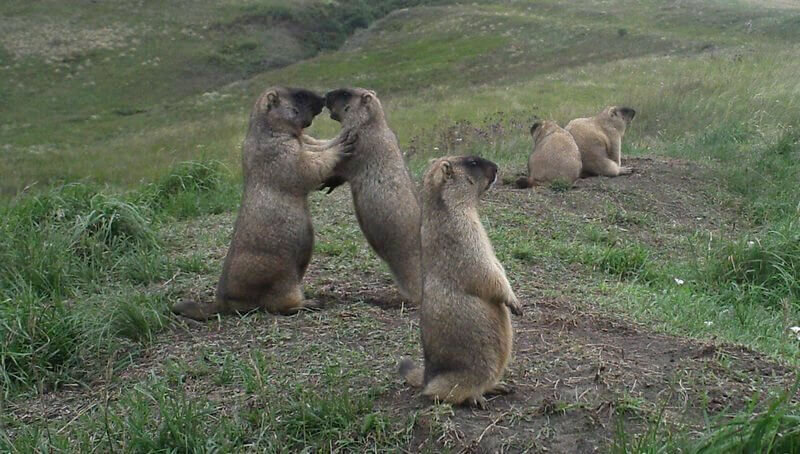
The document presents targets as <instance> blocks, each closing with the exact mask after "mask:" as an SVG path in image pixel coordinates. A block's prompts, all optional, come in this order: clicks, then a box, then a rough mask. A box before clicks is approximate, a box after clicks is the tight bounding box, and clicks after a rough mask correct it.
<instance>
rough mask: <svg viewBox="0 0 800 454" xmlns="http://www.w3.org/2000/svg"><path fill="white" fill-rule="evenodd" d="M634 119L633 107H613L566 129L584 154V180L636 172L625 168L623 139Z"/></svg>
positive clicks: (582, 157)
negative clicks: (626, 129) (595, 176)
mask: <svg viewBox="0 0 800 454" xmlns="http://www.w3.org/2000/svg"><path fill="white" fill-rule="evenodd" d="M634 116H636V111H635V110H633V109H631V108H630V107H617V106H610V107H606V108H605V110H603V111H602V112H600V113H599V114H598V115H595V116H594V117H590V118H576V119H574V120H572V121H570V122H569V123H568V124H567V127H566V128H565V129H566V130H567V132H569V133H570V134H572V137H573V138H574V139H575V143H577V144H578V149H579V150H580V152H581V161H582V162H583V169H582V171H581V176H582V177H590V176H593V175H603V176H607V177H616V176H617V175H625V174H629V173H631V172H632V171H633V169H631V168H630V167H623V166H622V136H623V135H625V128H626V127H627V126H628V125H629V124H630V122H631V121H633V117H634Z"/></svg>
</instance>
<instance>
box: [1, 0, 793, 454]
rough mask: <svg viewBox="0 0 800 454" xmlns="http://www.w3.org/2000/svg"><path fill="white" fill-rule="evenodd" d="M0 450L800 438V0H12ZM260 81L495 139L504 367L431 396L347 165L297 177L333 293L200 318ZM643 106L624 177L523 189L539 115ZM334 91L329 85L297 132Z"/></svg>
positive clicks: (312, 273)
mask: <svg viewBox="0 0 800 454" xmlns="http://www.w3.org/2000/svg"><path fill="white" fill-rule="evenodd" d="M0 13H2V14H1V15H0V17H1V18H0V175H2V178H1V179H0V451H3V452H94V451H101V452H117V451H120V452H207V451H208V452H229V451H231V452H252V451H264V452H297V451H302V450H304V449H305V452H367V451H368V452H397V451H398V450H401V451H407V452H442V451H445V452H449V451H454V452H463V451H469V450H473V451H478V452H545V451H546V452H593V450H597V452H619V453H639V452H648V453H667V452H669V453H672V452H675V453H688V452H691V453H727V452H742V453H745V452H774V453H785V452H800V411H799V410H800V406H798V400H797V396H798V394H797V367H798V365H800V362H798V353H800V340H798V339H800V338H799V337H798V336H797V334H796V333H794V332H793V331H792V330H791V328H792V327H796V326H800V79H798V76H797V75H798V74H800V58H799V57H800V4H798V3H797V2H795V1H778V0H770V1H764V2H751V1H732V0H731V1H722V0H711V1H699V0H688V1H677V2H661V1H655V0H652V1H651V0H643V1H633V0H608V1H600V0H591V1H586V2H573V3H564V2H556V1H549V0H545V1H536V2H533V1H522V0H512V1H504V0H491V1H485V2H468V1H458V0H451V1H422V0H416V1H415V0H381V1H377V2H367V1H366V0H339V1H329V0H303V1H297V2H288V1H287V2H280V1H274V0H271V1H255V0H235V1H229V2H211V1H206V0H201V1H187V0H178V1H170V2H165V1H133V2H114V1H105V0H101V1H97V2H84V1H79V0H69V1H55V0H43V1H38V2H28V1H22V0H11V1H6V2H3V4H2V5H0ZM272 85H289V86H298V87H307V88H311V89H314V90H317V91H319V92H320V93H324V92H325V91H327V90H330V89H334V88H339V87H344V86H359V87H365V88H370V89H373V90H375V91H376V92H377V94H378V96H379V98H380V99H381V102H382V103H383V106H384V108H385V110H386V112H387V116H388V119H389V124H390V126H391V127H392V128H393V130H394V131H395V133H396V134H397V137H398V140H399V141H400V145H401V148H402V149H403V151H404V153H405V154H406V157H407V162H408V165H409V168H410V169H411V171H412V174H413V176H414V178H415V179H416V180H417V181H419V178H420V177H421V174H422V172H423V171H424V169H425V167H426V166H427V163H428V162H429V160H430V159H431V158H434V157H437V156H443V155H449V154H476V155H480V156H483V157H485V158H488V159H491V160H493V161H495V162H497V163H498V164H499V166H500V169H501V178H502V180H503V181H504V182H505V183H506V184H503V185H498V186H497V187H496V188H494V189H493V190H492V191H490V192H489V193H487V195H486V197H485V200H484V201H483V204H482V208H481V214H482V218H483V222H484V225H485V226H486V228H487V231H488V232H489V236H490V237H491V239H492V241H493V244H494V246H495V249H496V251H497V255H498V258H499V259H500V260H501V262H502V263H503V264H504V266H505V267H506V270H507V272H508V276H509V279H510V280H511V282H512V285H513V287H514V289H515V291H516V292H517V294H518V296H519V297H520V299H521V301H522V302H523V304H524V306H525V310H526V314H525V316H523V317H520V318H516V319H514V327H515V333H516V334H515V347H514V359H513V360H512V363H511V365H510V366H509V370H508V372H507V380H508V381H509V383H511V384H512V385H513V386H514V387H515V389H516V392H515V393H514V394H512V395H510V396H504V397H500V398H496V399H493V400H491V401H490V403H489V410H488V411H485V412H482V411H478V410H473V409H470V408H462V407H450V406H448V405H443V404H431V403H429V402H427V401H425V400H424V399H422V398H421V397H419V396H418V395H417V393H416V392H415V390H413V389H410V388H408V387H406V386H405V385H404V384H403V383H402V381H401V380H400V378H399V377H398V376H397V375H396V373H395V368H396V364H397V361H399V359H400V358H402V357H405V356H411V357H414V358H415V359H417V360H419V359H420V358H421V346H420V341H419V323H418V320H419V317H418V313H417V310H416V309H415V308H413V307H407V306H405V305H404V304H403V302H402V301H401V300H400V299H399V295H398V294H397V292H396V291H395V290H394V286H393V284H392V281H391V277H390V275H389V273H388V269H387V268H386V266H385V265H383V264H382V263H381V262H380V260H379V259H378V258H377V257H376V256H375V255H374V253H373V252H372V251H371V250H370V249H369V246H368V245H367V244H366V241H365V240H364V238H363V235H362V234H361V232H360V230H359V228H358V225H357V223H356V221H355V217H354V215H353V212H352V207H351V200H350V195H349V191H348V190H347V188H346V187H342V188H339V189H337V190H336V191H334V192H333V193H332V194H330V195H325V194H322V193H314V194H312V195H311V196H310V200H311V206H312V213H313V217H314V225H315V229H316V245H315V254H314V258H313V259H312V264H311V266H310V269H309V271H308V274H307V275H306V280H305V291H306V297H308V298H311V299H316V300H318V301H320V302H321V303H323V306H324V308H323V309H322V310H321V311H317V312H310V313H304V314H300V315H297V316H293V317H278V316H271V315H269V314H251V315H248V316H243V317H222V318H219V319H218V320H214V321H211V322H209V323H207V324H196V323H190V322H187V321H186V320H182V319H179V318H176V317H175V316H173V315H171V314H170V312H169V306H170V305H171V304H172V303H174V302H176V301H178V300H180V299H183V298H198V299H204V300H208V299H211V298H213V292H214V288H215V285H216V279H217V278H218V276H219V272H220V269H221V264H222V259H223V257H224V255H225V252H226V250H227V246H228V241H229V239H230V234H231V231H232V228H233V220H234V217H235V214H236V210H237V209H238V204H239V198H240V195H241V168H240V166H241V149H240V147H241V142H242V140H243V137H244V133H245V130H246V126H247V118H248V114H249V111H250V108H251V106H252V103H253V102H254V100H255V98H256V97H257V96H258V94H259V93H261V92H262V91H263V90H264V89H265V88H267V87H269V86H272ZM607 105H626V106H631V107H633V108H635V109H636V111H637V116H636V119H635V120H634V122H633V123H632V125H631V127H630V128H629V130H628V132H626V136H625V139H624V142H623V162H624V164H625V165H629V166H632V167H633V168H634V169H635V172H634V173H633V175H630V176H623V177H619V178H613V179H608V178H589V179H585V180H581V181H580V182H579V183H578V184H577V185H576V186H575V187H573V188H565V187H560V186H558V185H556V186H553V187H542V188H536V189H534V190H525V191H523V190H516V189H512V188H511V186H510V185H509V184H507V183H509V182H511V181H513V180H514V178H515V176H516V175H517V174H520V173H522V172H524V171H525V169H526V167H525V166H526V162H527V157H528V154H529V153H530V151H531V139H530V136H529V134H528V130H529V127H530V124H531V122H532V120H533V119H534V118H549V119H554V120H556V121H557V122H559V124H561V125H564V124H566V123H567V122H568V121H569V120H570V119H572V118H576V117H584V116H590V115H593V114H595V113H597V112H599V111H600V110H602V109H603V108H604V107H605V106H607ZM338 129H339V125H338V123H336V122H334V121H332V120H330V119H329V118H328V117H327V115H326V112H323V114H321V115H320V116H319V117H317V119H316V120H315V122H314V124H313V126H312V127H311V128H310V129H309V130H308V133H309V134H311V135H313V136H315V137H323V138H327V137H330V136H333V135H335V134H336V133H337V132H338Z"/></svg>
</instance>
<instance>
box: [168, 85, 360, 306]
mask: <svg viewBox="0 0 800 454" xmlns="http://www.w3.org/2000/svg"><path fill="white" fill-rule="evenodd" d="M322 106H323V98H322V97H320V96H318V95H316V94H315V93H313V92H310V91H307V90H299V89H291V88H283V87H274V88H270V89H268V90H266V91H265V92H264V93H263V94H262V95H261V96H260V97H259V98H258V101H256V103H255V106H254V107H253V110H252V112H251V114H250V127H249V129H248V131H247V136H246V138H245V140H244V144H243V146H242V152H243V153H242V154H243V156H242V161H243V162H242V164H243V171H244V193H243V196H242V204H241V208H240V209H239V215H238V217H237V218H236V224H235V226H234V229H233V239H232V240H231V245H230V248H229V249H228V254H227V255H226V256H225V262H224V264H223V268H222V275H221V276H220V279H219V283H218V284H217V293H216V298H215V301H214V302H213V303H207V304H203V303H199V302H195V301H182V302H180V303H177V304H176V305H175V306H173V308H172V310H173V312H175V313H177V314H180V315H183V316H186V317H189V318H193V319H195V320H206V319H208V318H209V317H211V316H212V315H213V314H217V313H234V312H237V313H239V312H249V311H252V310H255V309H266V310H267V311H269V312H273V313H280V314H291V313H294V312H296V311H298V310H299V309H302V308H304V307H308V306H310V305H312V304H310V303H309V302H308V301H305V300H304V298H303V290H302V287H301V280H302V278H303V275H304V274H305V270H306V267H307V266H308V263H309V261H310V260H311V251H312V248H313V245H314V230H313V227H312V225H311V215H310V213H309V210H308V201H307V195H308V193H309V192H310V191H312V190H314V189H315V188H317V187H318V186H319V185H320V184H321V183H322V182H323V181H324V180H325V179H326V178H328V177H329V176H330V175H331V173H332V172H333V169H334V168H335V166H336V165H337V164H338V163H340V162H342V160H343V159H344V158H345V157H346V156H348V155H346V154H345V153H347V152H349V151H350V149H352V144H351V143H348V142H347V140H346V139H345V138H344V137H345V136H346V134H345V133H343V134H342V135H341V137H340V138H338V139H336V140H333V141H331V142H330V143H328V144H327V145H325V147H320V148H317V149H314V150H312V149H310V147H308V146H307V145H304V144H303V143H302V141H301V137H302V132H303V128H306V127H308V126H310V125H311V121H312V120H313V118H314V117H315V116H316V115H317V114H319V113H320V112H321V111H322Z"/></svg>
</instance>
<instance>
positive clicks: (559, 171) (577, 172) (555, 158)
mask: <svg viewBox="0 0 800 454" xmlns="http://www.w3.org/2000/svg"><path fill="white" fill-rule="evenodd" d="M531 137H532V138H533V152H531V156H530V157H529V158H528V176H527V177H521V178H520V179H519V180H517V187H518V188H529V187H531V186H536V185H539V184H546V183H552V182H554V181H563V182H565V183H568V184H570V185H571V184H572V183H574V182H575V180H577V179H578V178H580V176H581V152H580V151H578V145H577V144H576V143H575V139H573V138H572V135H570V133H568V132H567V131H565V130H564V129H562V128H561V127H560V126H558V124H556V122H554V121H550V120H544V121H541V120H537V121H535V122H534V123H533V126H531Z"/></svg>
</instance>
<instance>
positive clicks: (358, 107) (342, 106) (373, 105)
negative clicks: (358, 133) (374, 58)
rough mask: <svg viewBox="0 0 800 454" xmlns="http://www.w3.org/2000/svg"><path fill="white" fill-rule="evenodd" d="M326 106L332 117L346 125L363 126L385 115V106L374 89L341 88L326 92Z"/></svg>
mask: <svg viewBox="0 0 800 454" xmlns="http://www.w3.org/2000/svg"><path fill="white" fill-rule="evenodd" d="M325 107H327V108H328V110H330V112H331V119H332V120H336V121H338V122H341V123H342V126H344V127H357V126H361V125H363V124H364V123H367V122H368V121H370V120H372V119H374V118H378V117H382V116H383V106H382V105H381V102H380V100H379V99H378V96H377V95H376V94H375V92H374V91H372V90H365V89H363V88H339V89H336V90H332V91H329V92H328V93H327V94H325Z"/></svg>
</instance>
